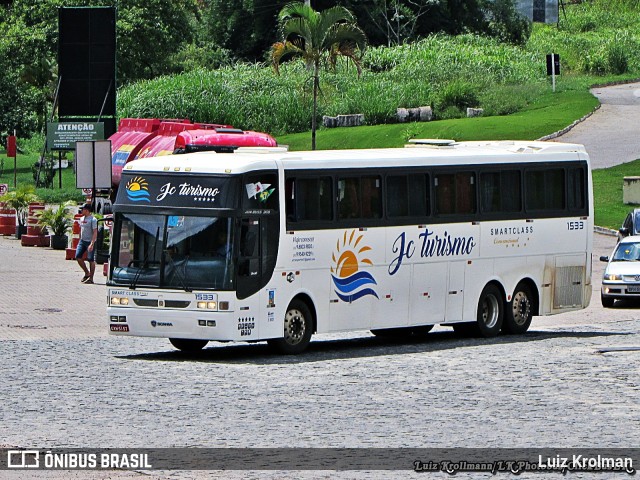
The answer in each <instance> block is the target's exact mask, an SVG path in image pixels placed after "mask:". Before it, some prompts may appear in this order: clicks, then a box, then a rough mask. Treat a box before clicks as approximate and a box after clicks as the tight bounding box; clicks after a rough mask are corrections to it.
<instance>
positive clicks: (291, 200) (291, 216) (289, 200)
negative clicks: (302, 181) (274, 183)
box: [284, 178, 298, 222]
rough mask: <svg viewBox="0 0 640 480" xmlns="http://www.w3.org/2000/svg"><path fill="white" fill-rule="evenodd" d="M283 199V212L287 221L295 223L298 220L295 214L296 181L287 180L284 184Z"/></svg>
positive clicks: (292, 179)
mask: <svg viewBox="0 0 640 480" xmlns="http://www.w3.org/2000/svg"><path fill="white" fill-rule="evenodd" d="M284 191H285V194H284V198H285V207H284V208H285V212H286V214H287V221H289V222H295V221H297V220H298V216H297V214H296V196H295V195H296V179H295V178H287V180H286V182H285V184H284Z"/></svg>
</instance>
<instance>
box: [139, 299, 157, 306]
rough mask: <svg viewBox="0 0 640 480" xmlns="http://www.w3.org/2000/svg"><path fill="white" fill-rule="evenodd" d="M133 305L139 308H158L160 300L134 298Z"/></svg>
mask: <svg viewBox="0 0 640 480" xmlns="http://www.w3.org/2000/svg"><path fill="white" fill-rule="evenodd" d="M133 303H135V304H136V305H137V306H139V307H157V306H158V300H150V299H148V298H134V299H133Z"/></svg>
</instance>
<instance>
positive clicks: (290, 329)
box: [284, 309, 306, 345]
mask: <svg viewBox="0 0 640 480" xmlns="http://www.w3.org/2000/svg"><path fill="white" fill-rule="evenodd" d="M305 331H306V322H305V319H304V315H303V314H302V312H301V311H300V310H297V309H291V310H289V311H287V313H286V315H285V316H284V340H285V342H287V343H288V344H289V345H297V344H298V343H300V342H301V341H302V339H303V338H304V334H305Z"/></svg>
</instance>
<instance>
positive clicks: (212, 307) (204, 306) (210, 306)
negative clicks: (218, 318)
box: [198, 302, 218, 310]
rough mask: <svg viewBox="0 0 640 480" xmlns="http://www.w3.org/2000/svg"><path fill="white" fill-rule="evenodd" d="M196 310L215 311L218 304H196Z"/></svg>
mask: <svg viewBox="0 0 640 480" xmlns="http://www.w3.org/2000/svg"><path fill="white" fill-rule="evenodd" d="M198 308H201V309H203V310H217V309H218V302H198Z"/></svg>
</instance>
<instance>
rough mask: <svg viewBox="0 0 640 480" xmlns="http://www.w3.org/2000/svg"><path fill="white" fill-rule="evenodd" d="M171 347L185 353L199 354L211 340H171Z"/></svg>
mask: <svg viewBox="0 0 640 480" xmlns="http://www.w3.org/2000/svg"><path fill="white" fill-rule="evenodd" d="M169 341H170V342H171V345H173V346H174V347H176V348H177V349H178V350H181V351H183V352H188V353H192V352H199V351H200V350H202V349H203V348H204V347H205V345H206V344H207V343H209V340H191V339H187V338H170V339H169Z"/></svg>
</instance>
